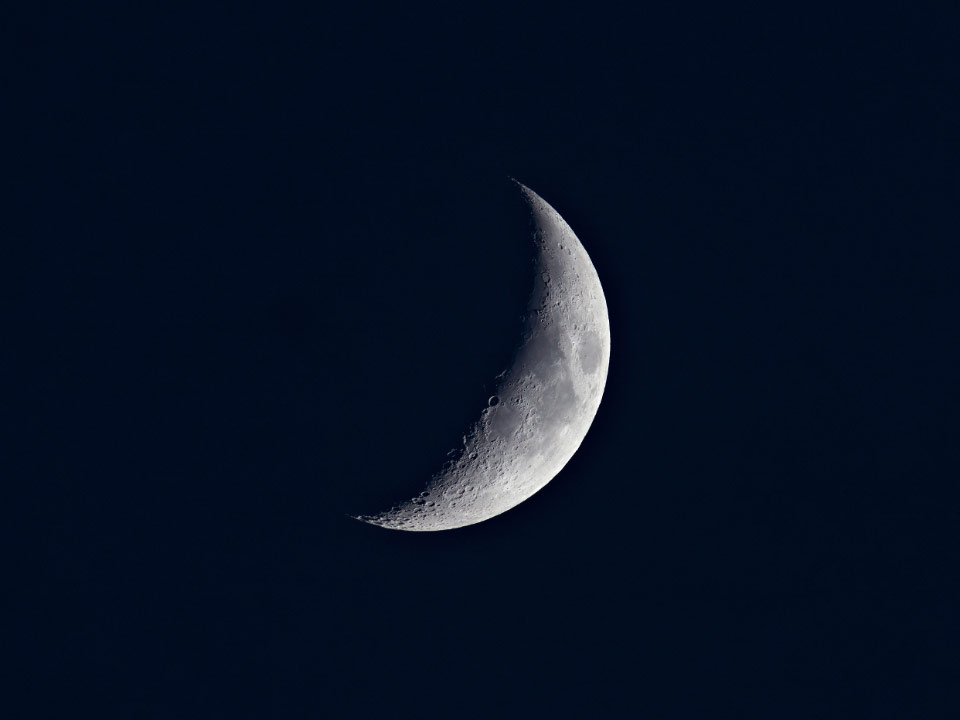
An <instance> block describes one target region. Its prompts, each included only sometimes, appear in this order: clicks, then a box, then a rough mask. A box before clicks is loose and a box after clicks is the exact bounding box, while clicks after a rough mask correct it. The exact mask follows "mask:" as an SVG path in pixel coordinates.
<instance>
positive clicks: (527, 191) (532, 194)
mask: <svg viewBox="0 0 960 720" xmlns="http://www.w3.org/2000/svg"><path fill="white" fill-rule="evenodd" d="M507 178H509V180H510V182H512V183H514V184H515V185H516V186H517V187H518V188H520V190H521V192H523V194H524V195H526V196H527V197H528V198H537V197H540V196H539V195H537V194H536V193H535V192H534V191H533V190H531V189H530V188H528V187H527V186H526V185H524V184H523V183H522V182H520V181H519V180H517V179H516V178H515V177H514V176H513V175H507Z"/></svg>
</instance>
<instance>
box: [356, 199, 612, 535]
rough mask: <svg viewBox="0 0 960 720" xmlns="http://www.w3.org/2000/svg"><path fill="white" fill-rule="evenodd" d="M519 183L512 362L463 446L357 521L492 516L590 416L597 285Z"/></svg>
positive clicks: (545, 468) (555, 218)
mask: <svg viewBox="0 0 960 720" xmlns="http://www.w3.org/2000/svg"><path fill="white" fill-rule="evenodd" d="M518 184H519V183H518ZM520 188H521V190H522V191H523V194H524V196H525V198H526V200H527V203H528V205H529V207H530V210H531V212H532V214H533V219H534V223H535V231H534V236H533V238H534V241H535V242H536V245H537V261H536V274H535V279H534V290H533V294H532V296H531V298H530V302H529V305H528V307H527V316H526V326H525V329H524V333H523V340H522V343H521V345H520V347H519V348H518V350H517V354H516V357H515V360H514V363H513V365H512V367H510V369H509V370H507V371H506V372H504V373H502V374H501V375H500V376H499V383H498V385H497V389H496V394H495V395H493V396H492V397H491V398H490V399H489V401H488V402H487V407H486V408H484V409H483V411H482V413H481V416H480V419H479V420H478V421H477V422H476V423H474V425H473V426H472V427H471V429H470V431H469V432H468V434H467V435H466V436H465V438H464V445H463V447H461V448H459V449H458V450H457V451H456V453H455V454H454V457H453V459H452V460H450V461H449V462H448V463H447V464H446V465H444V467H443V468H442V469H441V470H440V471H439V472H438V473H437V474H436V475H434V476H433V478H432V479H431V480H430V481H429V483H427V486H426V489H425V490H424V491H423V492H422V493H420V495H419V496H418V497H415V498H413V499H412V500H409V501H407V502H404V503H401V504H399V505H397V506H394V507H393V508H391V509H390V510H387V511H386V512H383V513H380V514H379V515H372V516H371V515H365V516H361V517H359V518H358V519H359V520H363V521H365V522H368V523H371V524H374V525H379V526H381V527H385V528H391V529H394V530H411V531H430V530H450V529H453V528H458V527H463V526H465V525H472V524H474V523H478V522H481V521H483V520H487V519H489V518H492V517H494V516H496V515H499V514H500V513H502V512H505V511H507V510H509V509H510V508H512V507H515V506H516V505H518V504H519V503H521V502H523V501H524V500H526V499H527V498H529V497H530V496H532V495H533V494H534V493H536V492H537V491H538V490H540V489H541V488H542V487H543V486H544V485H546V484H547V483H548V482H550V481H551V480H552V479H553V478H554V477H555V476H556V474H557V473H559V472H560V470H562V469H563V467H564V465H566V464H567V462H568V461H569V460H570V458H571V457H573V454H574V453H575V452H576V451H577V449H578V448H579V447H580V443H581V442H582V441H583V438H584V436H586V434H587V430H589V428H590V425H591V423H593V418H594V416H595V415H596V413H597V408H598V407H599V406H600V398H601V397H602V395H603V389H604V386H605V385H606V381H607V366H608V364H609V360H610V323H609V319H608V316H607V303H606V299H605V298H604V295H603V288H602V287H601V286H600V279H599V278H598V277H597V271H596V270H595V269H594V267H593V263H592V262H591V261H590V257H589V256H588V255H587V252H586V250H584V249H583V246H582V245H581V244H580V241H579V240H578V239H577V237H576V235H574V234H573V231H572V230H571V229H570V226H569V225H567V223H566V222H565V221H564V220H563V218H562V217H560V215H559V214H558V213H557V211H556V210H554V209H553V208H552V207H550V205H548V204H547V203H546V202H545V201H544V200H543V199H542V198H541V197H540V196H539V195H537V194H536V193H535V192H533V191H532V190H530V189H529V188H527V187H526V186H524V185H520Z"/></svg>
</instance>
